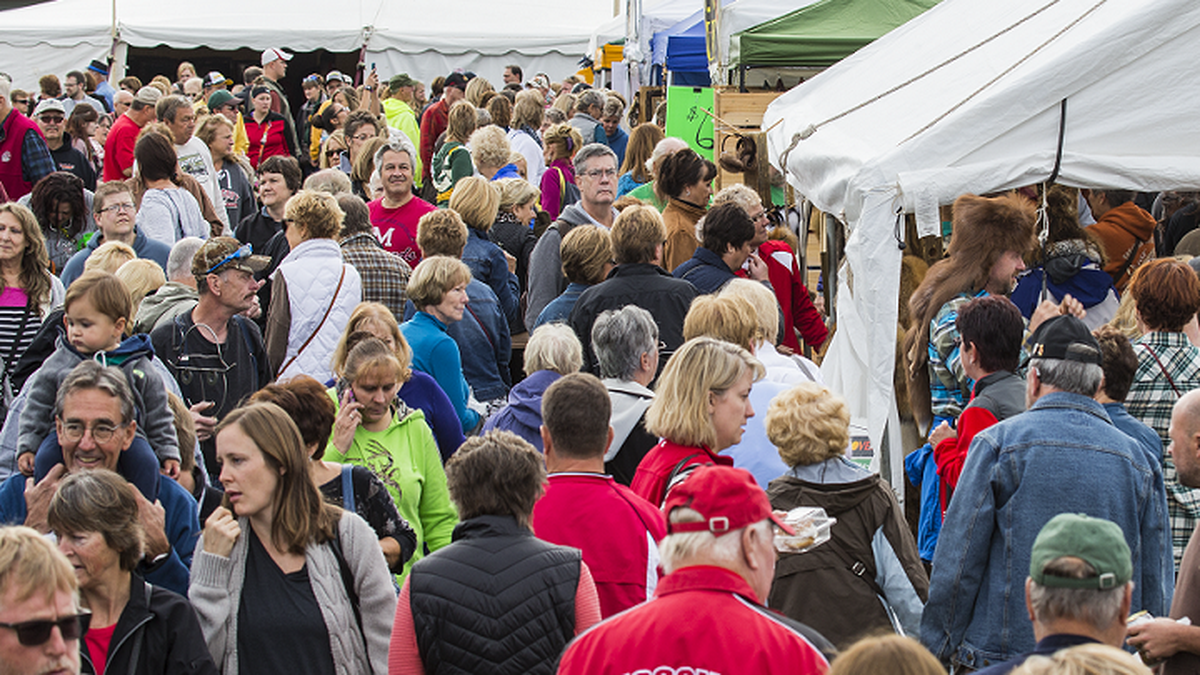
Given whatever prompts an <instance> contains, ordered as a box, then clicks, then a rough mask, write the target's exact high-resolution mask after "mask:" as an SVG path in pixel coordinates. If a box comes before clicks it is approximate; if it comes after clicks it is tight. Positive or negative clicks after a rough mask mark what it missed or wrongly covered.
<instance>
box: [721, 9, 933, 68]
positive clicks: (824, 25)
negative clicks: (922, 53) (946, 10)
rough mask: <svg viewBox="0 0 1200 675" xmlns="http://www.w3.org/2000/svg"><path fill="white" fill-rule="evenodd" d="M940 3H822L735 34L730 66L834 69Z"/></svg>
mask: <svg viewBox="0 0 1200 675" xmlns="http://www.w3.org/2000/svg"><path fill="white" fill-rule="evenodd" d="M938 2H940V0H821V2H818V3H816V4H813V5H809V6H807V7H802V8H800V9H797V10H795V11H794V12H790V13H788V14H784V15H783V16H781V17H779V18H776V19H771V20H770V21H767V22H765V23H760V24H759V25H757V26H754V27H752V28H747V29H746V30H744V31H742V32H741V33H738V34H737V35H735V36H734V37H733V43H734V48H735V50H736V51H735V53H734V54H732V55H731V60H732V61H733V63H731V64H730V65H731V66H737V65H744V66H772V67H781V66H807V67H826V66H832V65H833V64H834V63H836V62H838V61H840V60H842V59H844V58H846V57H847V56H849V55H851V54H853V53H854V52H855V51H857V50H858V49H860V48H861V47H864V46H866V45H868V44H870V43H871V42H873V41H874V40H876V39H878V38H879V37H881V36H883V35H884V34H885V33H887V32H888V31H890V30H892V29H893V28H897V27H899V26H900V25H902V24H903V23H905V22H906V21H908V20H909V19H912V18H914V17H916V16H918V15H919V14H921V13H922V12H924V11H925V10H927V9H929V8H931V7H933V6H934V5H936V4H938ZM739 47H740V48H739Z"/></svg>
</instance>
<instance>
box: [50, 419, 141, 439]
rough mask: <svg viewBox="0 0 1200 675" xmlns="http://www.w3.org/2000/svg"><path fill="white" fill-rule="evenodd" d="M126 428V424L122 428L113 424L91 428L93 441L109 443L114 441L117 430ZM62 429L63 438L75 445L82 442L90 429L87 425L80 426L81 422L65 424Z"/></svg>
mask: <svg viewBox="0 0 1200 675" xmlns="http://www.w3.org/2000/svg"><path fill="white" fill-rule="evenodd" d="M124 426H126V425H124V424H122V425H120V426H113V425H111V424H97V425H94V426H92V427H90V429H91V431H92V440H93V441H96V442H97V443H107V442H109V441H111V440H112V438H113V435H114V434H116V433H117V430H119V429H120V428H121V427H124ZM62 428H63V433H62V435H63V438H66V439H67V440H68V441H71V442H73V443H78V442H79V441H82V440H83V435H84V434H85V433H86V432H87V431H88V429H89V427H88V426H87V425H86V424H80V423H79V422H64V423H63V425H62Z"/></svg>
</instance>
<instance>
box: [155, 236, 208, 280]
mask: <svg viewBox="0 0 1200 675" xmlns="http://www.w3.org/2000/svg"><path fill="white" fill-rule="evenodd" d="M203 245H204V240H203V239H201V238H199V237H184V238H183V239H180V240H179V241H177V242H175V245H174V246H172V247H171V253H170V255H168V256H167V269H166V270H164V271H165V272H166V273H167V281H178V280H180V279H194V278H195V277H194V276H192V259H193V258H195V257H196V251H199V250H200V247H201V246H203Z"/></svg>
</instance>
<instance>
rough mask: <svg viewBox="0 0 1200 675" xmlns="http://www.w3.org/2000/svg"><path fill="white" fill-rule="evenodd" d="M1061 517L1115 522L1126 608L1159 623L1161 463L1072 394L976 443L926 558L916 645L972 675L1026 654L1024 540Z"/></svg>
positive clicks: (1165, 555)
mask: <svg viewBox="0 0 1200 675" xmlns="http://www.w3.org/2000/svg"><path fill="white" fill-rule="evenodd" d="M1060 513H1083V514H1087V515H1090V516H1093V517H1097V518H1106V519H1108V520H1111V521H1113V522H1115V523H1116V524H1117V525H1119V526H1120V527H1121V531H1122V532H1124V533H1125V539H1126V541H1127V542H1128V543H1129V549H1130V551H1131V552H1132V554H1133V583H1134V587H1133V606H1132V611H1135V612H1136V611H1138V610H1141V609H1145V610H1147V611H1149V612H1150V613H1151V614H1153V615H1154V616H1166V614H1165V612H1167V611H1168V610H1169V609H1170V604H1171V595H1172V593H1173V592H1174V587H1175V580H1174V562H1173V559H1172V555H1171V545H1170V541H1171V540H1170V532H1171V530H1170V527H1169V525H1168V523H1167V496H1166V491H1165V489H1164V487H1163V477H1162V468H1161V467H1160V466H1159V465H1158V464H1157V463H1152V462H1150V461H1149V458H1148V457H1147V453H1146V452H1145V451H1144V450H1143V449H1142V448H1141V447H1140V446H1139V445H1138V443H1137V441H1135V440H1133V439H1132V438H1130V437H1129V436H1126V435H1125V434H1124V433H1122V432H1121V431H1119V430H1118V429H1117V428H1116V427H1115V426H1113V424H1112V422H1111V420H1110V419H1109V417H1108V414H1107V413H1106V412H1105V411H1104V408H1102V407H1101V406H1100V404H1099V403H1097V402H1095V401H1093V400H1092V399H1090V398H1086V397H1084V396H1080V395H1078V394H1069V393H1065V392H1054V393H1050V394H1046V395H1044V396H1042V397H1041V398H1040V399H1038V401H1037V402H1036V403H1035V404H1034V405H1033V407H1031V408H1030V409H1029V410H1028V411H1026V412H1024V413H1021V414H1020V415H1017V416H1015V417H1011V418H1009V419H1007V420H1004V421H1002V422H1000V423H999V424H996V425H994V426H992V427H990V428H988V429H986V430H984V431H983V432H981V433H980V434H979V435H977V436H976V437H975V440H974V441H973V442H972V443H971V449H970V452H969V454H968V455H967V462H966V465H965V466H964V467H963V473H962V477H961V478H960V479H959V483H958V489H957V490H956V491H955V493H954V498H953V499H951V500H950V507H949V509H948V510H947V511H946V520H945V522H944V523H943V525H942V532H941V537H940V539H939V541H938V546H937V551H936V552H935V553H934V558H933V576H932V578H931V579H930V584H929V602H928V604H927V605H926V606H925V614H924V616H923V617H922V620H921V642H923V643H925V646H926V647H928V648H929V649H930V651H932V652H933V653H934V655H936V656H937V657H939V658H940V659H942V660H943V661H950V662H951V663H955V664H961V665H965V666H968V667H970V668H972V669H980V668H984V667H986V666H988V665H991V664H995V663H1000V662H1001V661H1007V660H1008V659H1011V658H1013V657H1014V656H1017V655H1018V654H1022V653H1025V652H1028V651H1031V650H1032V649H1033V648H1034V645H1035V640H1034V639H1033V628H1032V626H1031V625H1030V622H1029V618H1028V613H1027V611H1026V608H1025V578H1026V577H1027V576H1028V575H1029V556H1030V550H1031V549H1032V547H1033V540H1034V538H1036V537H1037V534H1038V532H1039V531H1040V530H1041V529H1042V526H1043V525H1045V524H1046V522H1047V521H1049V520H1050V519H1051V518H1052V517H1054V516H1055V515H1058V514H1060Z"/></svg>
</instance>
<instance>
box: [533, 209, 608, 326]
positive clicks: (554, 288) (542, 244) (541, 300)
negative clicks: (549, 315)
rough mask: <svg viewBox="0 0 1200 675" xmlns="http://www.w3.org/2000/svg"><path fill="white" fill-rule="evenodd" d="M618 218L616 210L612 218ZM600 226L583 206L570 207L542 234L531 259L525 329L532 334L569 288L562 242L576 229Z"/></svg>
mask: <svg viewBox="0 0 1200 675" xmlns="http://www.w3.org/2000/svg"><path fill="white" fill-rule="evenodd" d="M616 217H617V211H616V209H613V218H614V219H615V218H616ZM589 223H590V224H592V225H599V223H597V222H596V221H595V220H594V219H593V218H592V217H591V216H590V215H588V212H587V211H584V210H583V203H582V202H579V203H575V204H571V205H570V206H568V207H567V208H565V209H563V212H562V213H561V214H559V216H558V220H556V221H554V223H553V224H552V225H550V227H549V228H547V229H546V231H545V232H544V233H542V237H541V239H538V242H537V245H536V246H534V247H533V253H531V254H530V255H529V281H528V284H527V286H526V288H527V289H528V290H527V292H526V303H527V306H526V309H525V328H526V330H528V331H529V332H530V333H532V332H533V326H534V324H536V323H537V318H538V315H539V314H541V313H542V310H543V309H545V308H546V305H548V304H550V301H551V300H553V299H555V298H557V297H558V296H560V295H562V292H563V291H564V290H566V288H567V278H566V277H565V276H563V271H562V253H561V250H560V249H561V247H562V240H563V237H565V236H566V235H567V233H568V232H570V231H571V228H573V227H575V226H576V225H587V224H589Z"/></svg>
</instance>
